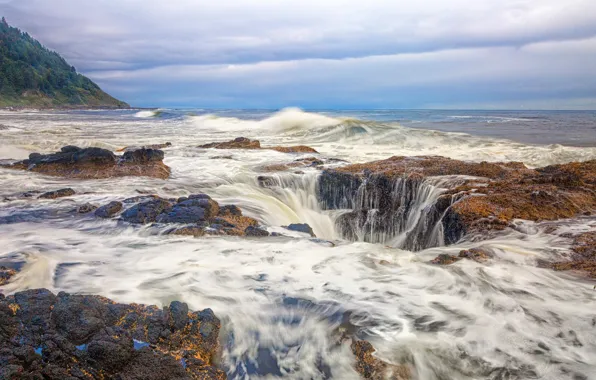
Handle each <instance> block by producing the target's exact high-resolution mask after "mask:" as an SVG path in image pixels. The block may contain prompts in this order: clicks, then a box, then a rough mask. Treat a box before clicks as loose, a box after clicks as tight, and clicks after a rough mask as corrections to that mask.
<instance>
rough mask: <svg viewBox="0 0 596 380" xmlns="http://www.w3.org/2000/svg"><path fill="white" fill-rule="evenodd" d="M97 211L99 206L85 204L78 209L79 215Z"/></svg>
mask: <svg viewBox="0 0 596 380" xmlns="http://www.w3.org/2000/svg"><path fill="white" fill-rule="evenodd" d="M95 210H97V206H96V205H93V204H91V203H85V204H82V205H80V206H79V208H77V212H78V213H79V214H88V213H90V212H91V211H95Z"/></svg>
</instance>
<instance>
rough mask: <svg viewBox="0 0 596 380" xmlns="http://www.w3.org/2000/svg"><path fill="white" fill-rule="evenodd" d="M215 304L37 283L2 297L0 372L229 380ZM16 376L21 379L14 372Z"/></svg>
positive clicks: (53, 377) (34, 376) (39, 375)
mask: <svg viewBox="0 0 596 380" xmlns="http://www.w3.org/2000/svg"><path fill="white" fill-rule="evenodd" d="M219 329H220V322H219V320H218V319H217V317H215V315H214V314H213V312H212V311H211V310H210V309H205V310H203V311H200V312H189V310H188V306H187V305H186V304H183V303H180V302H176V301H175V302H172V304H170V306H169V307H164V308H163V309H159V308H157V307H156V306H144V305H137V304H131V305H125V304H117V303H114V302H113V301H111V300H109V299H107V298H104V297H100V296H83V295H70V294H66V293H60V294H59V295H58V296H57V297H56V296H54V295H53V294H52V293H51V292H49V291H48V290H46V289H35V290H28V291H24V292H19V293H16V294H15V295H13V296H9V297H3V296H0V347H2V349H0V378H27V379H37V378H39V379H41V378H43V379H49V380H58V379H75V378H80V379H84V378H106V379H183V380H191V379H202V380H223V379H225V378H226V375H225V373H224V372H223V371H221V370H219V369H217V368H216V367H215V366H214V357H215V355H216V354H217V352H218V335H219ZM15 376H16V377H15Z"/></svg>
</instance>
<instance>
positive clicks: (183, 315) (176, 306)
mask: <svg viewBox="0 0 596 380" xmlns="http://www.w3.org/2000/svg"><path fill="white" fill-rule="evenodd" d="M169 311H170V319H171V326H172V328H173V329H174V330H182V329H183V328H184V327H186V324H187V323H188V305H187V304H185V303H182V302H179V301H174V302H172V303H171V304H170V307H169Z"/></svg>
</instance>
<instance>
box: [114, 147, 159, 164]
mask: <svg viewBox="0 0 596 380" xmlns="http://www.w3.org/2000/svg"><path fill="white" fill-rule="evenodd" d="M163 159H164V152H163V151H161V150H157V149H144V148H142V149H137V150H133V151H127V152H124V155H123V156H122V161H123V162H130V163H137V164H138V163H145V162H151V161H159V162H161V161H163Z"/></svg>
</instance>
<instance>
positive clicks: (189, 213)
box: [157, 194, 219, 223]
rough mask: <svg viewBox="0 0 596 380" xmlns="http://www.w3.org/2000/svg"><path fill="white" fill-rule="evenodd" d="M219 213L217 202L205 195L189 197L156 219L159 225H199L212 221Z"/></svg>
mask: <svg viewBox="0 0 596 380" xmlns="http://www.w3.org/2000/svg"><path fill="white" fill-rule="evenodd" d="M218 213H219V205H218V204H217V202H215V201H214V200H212V199H211V198H209V197H208V196H206V195H205V194H197V195H191V196H189V199H186V200H182V202H178V203H176V204H175V205H174V206H173V207H172V208H171V209H170V210H169V211H168V212H166V213H163V214H162V215H160V216H159V217H158V218H157V222H159V223H200V222H205V221H207V220H210V219H213V218H214V217H215V216H216V215H217V214H218Z"/></svg>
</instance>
